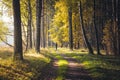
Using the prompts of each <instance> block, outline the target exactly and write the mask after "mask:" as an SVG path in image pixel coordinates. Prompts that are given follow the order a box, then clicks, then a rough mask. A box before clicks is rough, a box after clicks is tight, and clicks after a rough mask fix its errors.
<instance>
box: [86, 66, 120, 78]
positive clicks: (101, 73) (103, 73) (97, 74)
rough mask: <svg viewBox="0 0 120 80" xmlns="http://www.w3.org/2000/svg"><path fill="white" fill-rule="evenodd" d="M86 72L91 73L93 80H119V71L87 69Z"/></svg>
mask: <svg viewBox="0 0 120 80" xmlns="http://www.w3.org/2000/svg"><path fill="white" fill-rule="evenodd" d="M108 67H109V66H108ZM88 71H89V72H90V73H91V76H93V80H118V79H120V70H114V69H105V68H100V67H93V68H90V69H88Z"/></svg>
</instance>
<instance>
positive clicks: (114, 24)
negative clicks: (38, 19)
mask: <svg viewBox="0 0 120 80" xmlns="http://www.w3.org/2000/svg"><path fill="white" fill-rule="evenodd" d="M118 5H119V1H118V0H97V1H96V0H71V1H68V0H58V1H56V3H55V14H54V17H53V22H52V27H51V29H50V32H51V33H52V34H51V35H50V36H51V38H52V40H53V41H54V42H56V43H57V44H59V45H62V44H64V45H66V44H65V43H68V42H69V47H70V49H71V50H72V49H73V48H80V47H87V48H88V50H89V53H92V54H93V50H94V49H96V51H97V54H101V53H100V50H105V51H106V53H107V54H108V55H111V54H112V55H118V54H120V52H119V49H120V47H119V45H120V42H119V41H120V40H119V23H120V22H119V16H120V15H119V6H118ZM56 32H57V33H56ZM67 33H69V35H67ZM61 38H62V40H61Z"/></svg>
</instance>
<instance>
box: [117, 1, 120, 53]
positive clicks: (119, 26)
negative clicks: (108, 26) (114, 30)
mask: <svg viewBox="0 0 120 80" xmlns="http://www.w3.org/2000/svg"><path fill="white" fill-rule="evenodd" d="M119 5H120V0H118V4H117V6H118V9H117V16H118V52H117V53H118V54H119V55H120V6H119Z"/></svg>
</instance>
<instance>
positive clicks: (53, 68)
mask: <svg viewBox="0 0 120 80" xmlns="http://www.w3.org/2000/svg"><path fill="white" fill-rule="evenodd" d="M56 63H57V59H53V60H52V62H51V63H50V64H49V65H48V66H46V68H44V70H42V72H41V73H42V75H41V76H40V79H39V80H56V77H57V70H58V66H57V65H56Z"/></svg>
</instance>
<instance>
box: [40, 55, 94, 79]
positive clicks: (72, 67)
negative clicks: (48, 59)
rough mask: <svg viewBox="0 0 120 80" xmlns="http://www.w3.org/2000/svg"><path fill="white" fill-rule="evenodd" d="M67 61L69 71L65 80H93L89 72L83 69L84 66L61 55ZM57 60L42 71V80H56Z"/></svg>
mask: <svg viewBox="0 0 120 80" xmlns="http://www.w3.org/2000/svg"><path fill="white" fill-rule="evenodd" d="M61 56H62V57H63V58H64V59H65V60H67V61H68V63H69V64H68V69H67V72H66V74H65V75H64V76H65V79H64V80H92V78H91V77H90V76H89V74H88V72H87V71H86V70H85V69H84V68H83V65H82V64H80V63H78V62H77V61H76V60H75V59H73V58H71V57H67V56H66V55H61ZM57 62H58V60H57V59H53V61H52V63H51V64H50V65H49V66H47V68H45V70H43V71H42V75H41V76H42V77H43V78H41V79H40V80H56V77H57V71H58V65H57V64H56V63H57Z"/></svg>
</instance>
